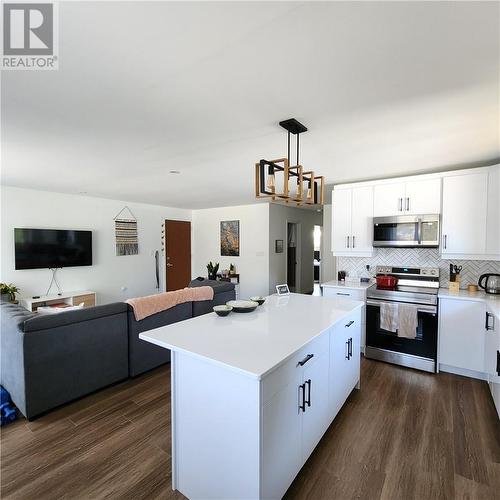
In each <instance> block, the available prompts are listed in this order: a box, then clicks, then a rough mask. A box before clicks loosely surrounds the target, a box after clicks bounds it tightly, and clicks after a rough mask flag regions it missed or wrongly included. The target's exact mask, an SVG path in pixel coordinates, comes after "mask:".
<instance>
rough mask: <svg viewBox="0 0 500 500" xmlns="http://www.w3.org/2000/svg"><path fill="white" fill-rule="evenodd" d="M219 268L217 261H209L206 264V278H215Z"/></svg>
mask: <svg viewBox="0 0 500 500" xmlns="http://www.w3.org/2000/svg"><path fill="white" fill-rule="evenodd" d="M218 270H219V263H218V262H214V263H213V264H212V261H210V262H209V263H208V264H207V271H208V279H211V280H214V279H216V278H217V271H218Z"/></svg>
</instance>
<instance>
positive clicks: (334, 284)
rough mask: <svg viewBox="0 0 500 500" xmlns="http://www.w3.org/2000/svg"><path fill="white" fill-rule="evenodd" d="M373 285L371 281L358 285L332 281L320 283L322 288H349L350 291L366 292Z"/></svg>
mask: <svg viewBox="0 0 500 500" xmlns="http://www.w3.org/2000/svg"><path fill="white" fill-rule="evenodd" d="M373 283H375V282H374V281H373V280H371V281H370V282H369V283H360V282H357V281H339V280H332V281H327V282H325V283H321V287H322V288H349V289H351V290H366V289H367V288H369V287H370V286H372V285H373Z"/></svg>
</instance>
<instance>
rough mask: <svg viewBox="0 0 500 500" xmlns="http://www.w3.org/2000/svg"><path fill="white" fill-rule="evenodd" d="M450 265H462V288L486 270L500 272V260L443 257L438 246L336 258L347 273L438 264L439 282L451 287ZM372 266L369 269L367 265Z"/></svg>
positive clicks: (392, 249) (486, 271) (355, 274)
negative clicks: (370, 255) (380, 267)
mask: <svg viewBox="0 0 500 500" xmlns="http://www.w3.org/2000/svg"><path fill="white" fill-rule="evenodd" d="M450 264H456V265H458V266H462V273H461V274H462V282H461V286H462V288H465V287H467V285H469V284H477V281H478V279H479V276H481V274H484V273H497V274H500V262H496V261H488V260H444V259H441V256H440V255H439V250H438V249H437V248H376V249H375V255H374V256H373V257H337V270H338V271H346V272H347V275H348V276H367V273H368V274H369V275H370V276H374V274H375V266H381V265H382V266H408V267H439V275H440V280H439V281H440V285H441V286H442V287H447V286H448V280H449V270H450ZM367 265H369V266H370V271H367V270H366V266H367Z"/></svg>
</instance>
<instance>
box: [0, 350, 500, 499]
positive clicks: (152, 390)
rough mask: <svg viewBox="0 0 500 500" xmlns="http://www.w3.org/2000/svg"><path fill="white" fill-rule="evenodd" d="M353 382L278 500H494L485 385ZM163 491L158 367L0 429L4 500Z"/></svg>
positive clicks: (163, 390)
mask: <svg viewBox="0 0 500 500" xmlns="http://www.w3.org/2000/svg"><path fill="white" fill-rule="evenodd" d="M361 380H362V381H361V384H362V386H361V390H360V391H354V392H353V393H352V394H351V396H350V397H349V399H348V401H347V402H346V404H345V405H344V408H343V409H342V410H341V412H340V413H339V415H338V417H337V418H336V419H335V421H334V422H333V424H332V425H331V426H330V428H329V429H328V431H327V433H326V434H325V436H324V437H323V439H322V441H321V442H320V444H319V445H318V447H317V448H316V450H315V451H314V453H313V454H312V456H311V457H310V459H309V460H308V462H307V463H306V465H305V466H304V467H303V469H302V471H301V472H300V473H299V475H298V476H297V478H296V479H295V481H294V483H293V484H292V485H291V487H290V489H289V490H288V492H287V494H286V499H287V500H292V499H311V500H322V499H325V500H327V499H328V500H332V499H339V500H343V499H351V498H352V499H354V498H356V499H364V498H366V499H384V500H386V499H387V500H389V499H390V500H395V499H401V500H407V499H418V500H423V499H429V500H430V499H471V500H475V499H477V500H489V499H492V500H494V499H500V423H499V420H498V418H497V416H496V412H495V409H494V406H493V402H492V400H491V398H490V395H489V390H488V387H487V385H486V383H484V382H480V381H477V380H472V379H467V378H463V377H458V376H455V375H451V374H445V373H443V374H439V375H430V374H426V373H422V372H418V371H414V370H409V369H405V368H400V367H396V366H392V365H388V364H384V363H379V362H376V361H370V360H366V359H363V362H362V379H361ZM170 480H171V461H170V370H169V367H162V368H160V369H158V370H155V371H154V372H151V373H149V374H147V375H145V376H142V377H139V378H138V379H135V380H130V381H127V382H124V383H122V384H119V385H117V386H114V387H111V388H109V389H106V390H104V391H101V392H99V393H97V394H94V395H91V396H89V397H87V398H84V399H81V400H79V401H77V402H75V403H72V404H70V405H67V406H65V407H63V408H60V409H58V410H56V411H54V412H52V413H50V414H48V415H46V416H44V417H42V418H40V419H38V420H35V421H34V422H27V421H26V420H24V419H21V420H18V421H17V422H16V423H14V424H11V425H8V426H6V427H5V428H3V429H2V433H1V497H2V498H4V499H7V498H9V499H23V500H29V499H35V498H36V499H59V498H68V499H90V498H96V499H101V498H113V499H114V498H127V499H129V498H130V499H142V498H162V499H168V500H170V499H180V498H184V497H183V496H182V495H180V494H179V493H176V492H173V491H172V490H171V488H170Z"/></svg>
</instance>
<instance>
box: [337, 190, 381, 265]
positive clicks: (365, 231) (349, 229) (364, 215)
mask: <svg viewBox="0 0 500 500" xmlns="http://www.w3.org/2000/svg"><path fill="white" fill-rule="evenodd" d="M372 243H373V187H372V186H360V187H358V188H349V189H334V191H333V193H332V251H333V253H334V255H352V256H358V257H369V256H371V255H372V253H373V246H372Z"/></svg>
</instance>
